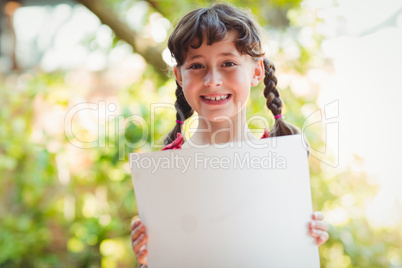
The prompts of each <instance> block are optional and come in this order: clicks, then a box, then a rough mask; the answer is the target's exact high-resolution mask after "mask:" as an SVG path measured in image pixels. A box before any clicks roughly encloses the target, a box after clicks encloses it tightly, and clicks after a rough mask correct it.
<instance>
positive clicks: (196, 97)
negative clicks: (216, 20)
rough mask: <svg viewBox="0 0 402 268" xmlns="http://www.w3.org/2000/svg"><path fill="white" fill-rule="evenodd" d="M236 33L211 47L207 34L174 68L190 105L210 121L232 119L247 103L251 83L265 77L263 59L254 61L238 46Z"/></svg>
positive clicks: (256, 82)
mask: <svg viewBox="0 0 402 268" xmlns="http://www.w3.org/2000/svg"><path fill="white" fill-rule="evenodd" d="M235 38H236V34H235V33H233V32H229V33H228V34H226V36H225V38H224V39H223V40H222V41H219V42H215V43H214V44H212V45H210V46H208V45H207V44H206V37H204V39H203V40H204V42H203V43H202V45H201V46H200V47H199V48H197V49H193V48H191V47H190V48H189V50H188V52H187V54H186V57H185V61H184V63H183V65H182V66H180V67H176V68H174V73H175V76H176V80H177V82H178V83H179V84H180V85H181V87H182V88H183V93H184V96H185V98H186V100H187V102H188V103H189V104H190V106H191V107H192V108H193V110H194V111H196V112H197V113H198V114H199V115H200V116H204V117H206V118H207V119H208V120H209V121H214V122H218V121H223V120H227V117H230V118H233V116H234V115H236V114H237V113H238V112H239V111H240V110H241V109H243V107H244V106H245V105H246V103H247V99H248V97H249V94H250V86H256V85H257V84H258V83H259V82H260V81H261V79H262V78H263V76H264V67H263V63H262V60H259V61H254V60H253V59H252V58H251V56H250V55H244V54H243V55H242V54H240V53H239V51H238V50H237V49H236V46H235V43H234V40H235Z"/></svg>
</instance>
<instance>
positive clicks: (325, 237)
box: [317, 232, 329, 246]
mask: <svg viewBox="0 0 402 268" xmlns="http://www.w3.org/2000/svg"><path fill="white" fill-rule="evenodd" d="M328 238H329V234H328V233H326V232H324V234H323V235H322V236H320V237H318V239H317V245H318V246H321V245H322V244H324V243H325V242H327V240H328Z"/></svg>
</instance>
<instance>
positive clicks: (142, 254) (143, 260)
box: [137, 249, 148, 265]
mask: <svg viewBox="0 0 402 268" xmlns="http://www.w3.org/2000/svg"><path fill="white" fill-rule="evenodd" d="M147 256H148V250H146V249H143V250H141V251H140V252H139V253H138V255H137V261H138V262H139V263H141V264H143V265H148V261H147Z"/></svg>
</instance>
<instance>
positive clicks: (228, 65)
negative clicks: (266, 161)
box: [222, 61, 236, 67]
mask: <svg viewBox="0 0 402 268" xmlns="http://www.w3.org/2000/svg"><path fill="white" fill-rule="evenodd" d="M232 66H236V63H234V62H233V61H226V62H224V63H223V64H222V67H232Z"/></svg>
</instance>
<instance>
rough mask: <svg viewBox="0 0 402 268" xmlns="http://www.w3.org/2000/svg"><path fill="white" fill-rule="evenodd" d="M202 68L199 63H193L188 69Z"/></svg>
mask: <svg viewBox="0 0 402 268" xmlns="http://www.w3.org/2000/svg"><path fill="white" fill-rule="evenodd" d="M203 67H204V66H202V65H201V64H199V63H194V64H192V65H190V67H189V69H201V68H203Z"/></svg>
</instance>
